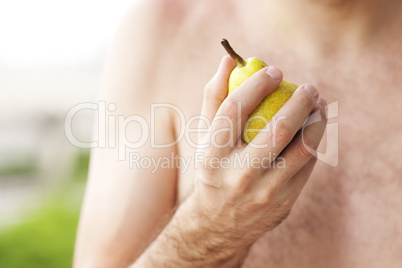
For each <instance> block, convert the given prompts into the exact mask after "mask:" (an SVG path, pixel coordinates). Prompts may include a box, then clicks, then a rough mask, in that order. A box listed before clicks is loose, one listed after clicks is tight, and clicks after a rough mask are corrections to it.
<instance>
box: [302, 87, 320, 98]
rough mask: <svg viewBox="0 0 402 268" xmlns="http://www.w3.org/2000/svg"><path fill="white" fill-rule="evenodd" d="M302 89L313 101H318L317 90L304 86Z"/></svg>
mask: <svg viewBox="0 0 402 268" xmlns="http://www.w3.org/2000/svg"><path fill="white" fill-rule="evenodd" d="M303 88H304V89H305V90H306V91H307V92H308V93H309V94H310V95H311V96H313V98H314V99H318V90H317V89H316V88H315V87H313V86H312V85H304V86H303Z"/></svg>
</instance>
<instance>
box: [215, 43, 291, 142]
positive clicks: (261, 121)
mask: <svg viewBox="0 0 402 268" xmlns="http://www.w3.org/2000/svg"><path fill="white" fill-rule="evenodd" d="M221 43H222V45H223V47H224V48H225V49H226V51H227V52H228V53H229V55H230V56H231V57H232V58H233V59H234V60H235V61H236V63H237V67H236V68H234V69H233V71H232V73H231V74H230V77H229V86H228V89H229V90H228V91H229V92H228V95H229V94H230V93H232V92H233V91H234V90H235V89H236V88H237V87H239V86H240V85H241V84H242V83H243V82H244V81H246V80H247V79H248V78H249V77H250V76H252V75H253V74H254V73H255V72H257V71H259V70H261V69H262V68H264V67H267V66H268V65H267V64H266V63H265V62H263V61H262V60H260V59H258V58H255V57H251V58H248V59H247V60H243V58H242V57H240V56H239V55H238V54H237V53H236V52H235V51H234V50H233V48H232V47H231V46H230V44H229V42H228V41H227V40H226V39H222V42H221ZM296 89H297V86H296V85H295V84H293V83H290V82H287V81H284V80H283V81H282V82H281V83H280V84H279V86H278V87H277V88H276V89H275V90H274V91H273V92H272V93H271V94H269V95H267V96H266V97H265V98H264V99H263V100H262V101H261V103H260V104H259V105H258V106H257V107H256V108H255V110H254V111H253V112H252V113H251V114H250V115H249V117H248V120H247V122H246V125H245V127H244V130H243V132H242V135H241V137H242V140H243V141H244V142H245V143H250V142H251V141H252V140H253V139H254V137H255V136H256V135H257V134H258V132H260V130H261V129H262V128H264V127H265V125H266V124H267V123H269V121H270V120H271V119H272V117H273V116H274V115H275V114H276V112H278V110H279V109H280V108H281V107H282V105H283V104H285V102H286V101H287V100H288V99H290V97H291V96H292V94H293V92H295V90H296Z"/></svg>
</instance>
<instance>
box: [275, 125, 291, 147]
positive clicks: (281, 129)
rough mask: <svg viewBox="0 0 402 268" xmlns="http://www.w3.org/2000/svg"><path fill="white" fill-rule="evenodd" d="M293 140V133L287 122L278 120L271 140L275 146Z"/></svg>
mask: <svg viewBox="0 0 402 268" xmlns="http://www.w3.org/2000/svg"><path fill="white" fill-rule="evenodd" d="M292 138H293V132H292V129H291V127H290V126H289V123H288V122H287V120H279V121H278V122H277V123H276V125H275V127H274V129H273V139H274V142H275V143H276V144H288V143H289V142H290V141H291V140H292Z"/></svg>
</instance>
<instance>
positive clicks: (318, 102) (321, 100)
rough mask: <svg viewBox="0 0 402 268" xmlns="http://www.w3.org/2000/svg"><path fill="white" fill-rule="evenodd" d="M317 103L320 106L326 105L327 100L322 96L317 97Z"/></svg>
mask: <svg viewBox="0 0 402 268" xmlns="http://www.w3.org/2000/svg"><path fill="white" fill-rule="evenodd" d="M317 104H318V105H320V106H321V107H325V106H327V102H326V101H325V100H324V99H323V98H319V99H318V101H317Z"/></svg>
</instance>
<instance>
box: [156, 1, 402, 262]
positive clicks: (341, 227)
mask: <svg viewBox="0 0 402 268" xmlns="http://www.w3.org/2000/svg"><path fill="white" fill-rule="evenodd" d="M199 7H200V8H197V9H196V8H192V9H191V10H190V11H189V12H190V14H189V15H188V16H186V17H185V18H184V21H183V22H182V23H181V25H183V26H182V28H181V30H182V31H183V33H185V34H181V36H180V41H181V42H182V43H181V44H180V45H177V46H173V48H172V49H171V51H170V52H171V53H172V57H173V58H176V59H177V60H178V61H179V62H177V64H173V65H172V66H171V68H169V69H166V70H165V72H166V73H165V75H166V76H164V77H163V84H165V85H171V86H168V88H167V90H174V91H175V92H176V93H175V94H172V96H173V97H172V99H171V100H170V101H171V102H172V103H173V104H175V105H177V106H178V107H179V108H180V109H181V110H182V111H183V112H184V114H185V116H186V118H189V117H191V116H192V115H197V114H199V112H200V109H201V100H202V91H203V87H204V85H205V84H206V82H207V81H208V80H209V78H210V77H211V76H212V75H213V73H214V71H215V68H216V67H217V65H218V62H219V60H220V58H221V57H222V56H223V55H224V54H225V52H224V50H223V49H222V48H221V47H220V43H219V42H220V39H221V38H222V37H226V38H228V39H229V40H230V41H231V43H232V45H233V46H234V47H235V48H236V50H237V51H238V52H239V53H240V54H242V55H243V56H244V57H249V56H257V57H259V58H261V59H264V60H265V61H266V62H267V63H268V64H269V65H275V66H277V67H279V68H280V69H281V70H282V71H283V73H284V79H285V80H289V81H292V82H294V83H297V84H301V83H304V82H308V83H311V84H314V85H316V86H317V87H318V88H319V90H320V94H321V96H323V97H324V98H326V100H327V101H328V103H333V102H336V101H338V104H339V116H338V117H336V118H333V119H331V120H330V121H329V124H331V123H332V124H338V129H339V139H338V140H332V141H329V143H331V144H332V145H333V143H334V142H338V141H339V144H338V145H339V152H338V155H339V164H338V165H337V166H336V167H331V166H330V165H327V164H325V163H323V162H321V161H318V163H317V166H316V168H315V170H314V172H313V174H312V176H311V178H310V180H309V182H308V184H307V185H306V187H305V189H304V190H303V193H302V195H301V197H300V198H299V200H298V202H297V203H296V205H295V207H294V208H293V210H292V212H291V214H290V216H289V217H288V218H287V219H286V220H285V221H284V222H283V223H282V224H281V225H280V226H279V227H277V228H276V229H275V230H273V231H272V232H269V233H267V234H265V235H264V236H263V237H261V238H260V239H259V240H258V241H257V242H256V243H255V244H254V245H253V246H252V248H251V250H250V252H249V255H248V257H247V259H246V262H245V264H244V267H400V266H401V265H402V214H401V213H400V211H401V209H402V194H401V193H402V165H401V163H400V159H399V157H398V156H399V155H400V154H401V153H402V121H401V118H400V116H401V115H402V105H401V104H402V101H401V100H402V91H401V90H400V87H401V86H400V85H401V84H402V76H401V75H400V73H401V72H402V64H401V62H402V53H401V52H398V51H397V50H394V47H393V46H392V45H391V46H390V47H382V46H381V45H379V46H378V47H374V48H370V49H368V50H367V51H360V52H359V53H353V54H350V53H347V52H345V53H342V52H339V51H334V52H333V53H329V54H321V55H316V56H315V57H314V59H311V60H310V59H309V58H308V57H306V56H305V55H300V54H298V53H297V52H295V51H293V50H292V47H294V46H297V44H294V45H287V46H286V45H283V42H284V40H274V39H272V38H270V36H272V35H273V34H274V33H272V34H271V33H270V32H267V31H266V32H264V33H263V36H261V32H260V30H259V29H261V27H260V26H258V25H257V24H256V23H257V21H253V22H245V21H243V22H242V23H239V21H241V20H239V19H238V18H237V17H236V16H237V13H236V10H231V9H230V8H231V7H226V9H227V13H226V14H225V13H222V12H219V13H215V12H214V11H213V10H208V11H207V7H206V6H203V5H202V4H200V6H199ZM216 10H219V8H217V9H216ZM230 12H233V13H230ZM245 12H247V11H245ZM229 15H230V16H229ZM206 18H208V19H206ZM254 29H256V30H254ZM176 119H177V118H176ZM191 127H194V125H192V126H191ZM175 128H176V131H177V132H178V129H179V128H180V124H179V121H178V120H176V126H175ZM192 137H194V136H192ZM324 139H325V138H324ZM178 152H179V154H180V156H182V157H184V158H187V159H188V158H190V159H193V160H194V153H195V148H193V147H192V146H191V145H190V144H189V143H188V141H186V140H185V139H183V140H182V141H181V142H180V143H179V144H178ZM193 177H194V163H193V164H192V165H190V166H189V168H188V169H187V170H183V173H179V181H178V191H177V198H178V200H179V202H182V201H183V200H184V199H185V198H186V196H187V195H188V193H189V192H191V189H192V182H193Z"/></svg>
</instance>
